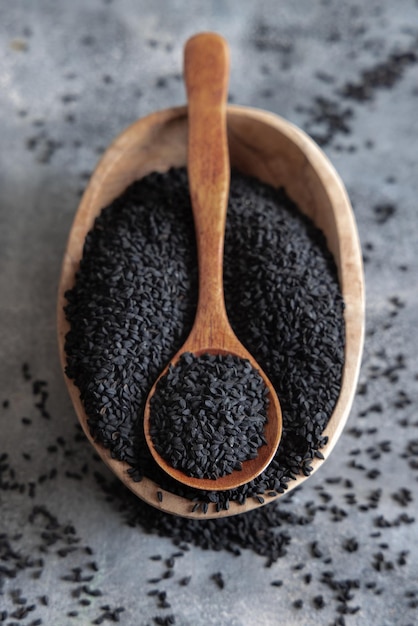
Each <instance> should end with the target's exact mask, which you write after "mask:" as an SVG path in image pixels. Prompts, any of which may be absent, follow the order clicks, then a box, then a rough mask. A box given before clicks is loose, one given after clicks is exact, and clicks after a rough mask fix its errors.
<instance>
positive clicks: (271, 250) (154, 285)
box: [41, 169, 344, 521]
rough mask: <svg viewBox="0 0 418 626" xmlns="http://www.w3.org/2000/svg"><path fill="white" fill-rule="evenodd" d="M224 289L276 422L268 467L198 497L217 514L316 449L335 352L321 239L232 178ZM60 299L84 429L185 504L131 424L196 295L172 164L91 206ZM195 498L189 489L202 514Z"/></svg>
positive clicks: (332, 285)
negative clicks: (74, 271) (272, 401)
mask: <svg viewBox="0 0 418 626" xmlns="http://www.w3.org/2000/svg"><path fill="white" fill-rule="evenodd" d="M244 199H245V201H244ZM279 240H280V244H279ZM132 266H134V268H135V271H133V270H132ZM284 270H285V271H284ZM109 276H113V277H114V278H115V280H114V281H109V280H108V277H109ZM277 276H280V280H279V281H278V280H277ZM224 283H225V299H226V306H227V310H228V315H229V317H230V321H231V324H232V326H233V328H234V330H235V332H236V334H237V335H238V337H239V338H240V339H241V341H242V342H243V343H244V344H245V345H246V346H247V348H248V349H249V351H250V352H251V353H252V354H253V355H254V357H255V358H256V360H257V361H258V362H259V363H260V365H261V367H262V368H263V370H264V371H265V372H266V373H267V375H268V376H269V378H270V379H271V380H272V382H273V384H274V386H275V388H276V390H277V392H278V395H279V397H280V399H281V403H282V411H283V414H284V416H285V424H284V432H283V442H282V445H281V446H280V448H279V451H278V453H277V456H276V458H275V462H274V463H272V464H271V465H270V466H269V467H268V468H267V470H266V471H265V472H263V474H262V475H261V476H260V477H259V478H258V479H256V480H255V481H252V483H251V485H245V486H244V487H240V488H238V489H235V490H233V491H231V492H228V493H224V492H217V495H216V496H215V497H214V498H215V499H212V501H213V502H214V504H215V505H216V506H217V507H218V508H220V509H222V508H227V506H228V503H229V502H230V501H236V502H238V503H241V504H244V502H245V500H246V498H247V497H257V495H259V494H260V489H259V485H260V484H262V485H263V493H268V491H270V490H272V491H276V492H282V491H284V490H285V489H286V487H287V482H288V480H289V479H293V478H295V477H296V476H297V474H298V473H300V472H304V473H309V472H310V461H311V460H312V458H314V456H315V455H316V452H317V451H318V450H319V449H320V448H321V447H322V446H323V445H324V444H325V443H326V440H325V438H324V437H322V435H321V433H322V431H323V429H324V427H325V426H326V423H327V421H328V419H329V416H330V414H331V412H332V410H333V407H334V405H335V402H336V400H337V398H338V394H339V385H340V381H341V373H342V366H343V360H344V321H343V302H342V298H341V294H340V290H339V286H338V279H337V274H336V269H335V264H334V263H333V260H332V257H331V255H330V253H329V252H328V251H327V249H326V245H325V239H324V237H323V235H322V233H320V232H319V231H318V230H317V229H316V228H315V227H314V226H313V224H312V223H311V222H310V221H309V220H308V219H307V218H305V217H304V216H302V215H301V214H300V213H299V212H298V210H297V207H295V205H294V204H293V203H292V202H291V201H290V200H289V198H288V197H287V196H286V194H285V192H284V191H283V190H276V189H273V188H272V187H269V186H268V185H265V184H263V183H261V182H259V181H257V180H255V179H251V178H248V177H245V176H242V175H240V174H237V173H235V172H234V173H233V174H232V178H231V191H230V200H229V206H228V218H227V229H226V239H225V266H224ZM66 296H67V305H66V315H67V318H68V320H69V322H70V327H71V331H70V333H69V334H68V336H67V341H66V353H67V363H68V367H67V375H68V376H69V377H70V378H72V379H74V382H75V384H76V385H77V386H78V387H79V388H80V391H81V393H82V396H83V399H84V400H83V401H84V406H85V409H86V412H87V415H88V417H89V425H90V429H91V432H92V435H93V436H94V437H95V438H96V439H97V440H98V441H99V442H101V443H102V444H103V445H104V446H105V447H107V448H109V449H110V451H111V453H112V455H113V456H114V457H115V458H117V459H120V460H123V461H127V462H128V463H129V464H130V465H131V466H132V468H133V470H134V474H133V476H140V477H142V476H144V475H145V476H150V477H153V478H154V479H155V480H156V481H157V482H158V484H159V485H160V487H161V488H162V489H164V490H168V491H171V492H174V493H178V494H179V495H182V496H185V497H188V498H190V499H191V500H196V491H195V490H187V489H185V488H183V487H182V486H181V485H179V484H174V483H173V481H170V480H168V479H167V478H166V477H165V475H164V474H163V473H162V472H160V471H159V469H158V468H157V467H156V465H155V463H154V462H153V459H152V457H151V455H150V454H149V452H148V450H147V448H146V445H145V441H144V437H143V434H142V430H141V425H142V410H143V403H144V401H145V396H146V394H147V392H148V389H149V387H150V386H151V384H152V383H153V382H154V380H155V376H156V374H157V373H158V371H161V369H162V368H163V366H164V364H165V363H166V362H167V361H168V360H169V359H170V358H171V356H172V355H173V354H174V353H175V352H176V350H177V349H178V348H180V346H181V344H182V342H183V339H184V338H185V337H186V336H187V334H188V332H189V330H190V329H191V325H192V322H193V318H194V314H195V308H196V302H197V272H196V249H195V242H194V227H193V220H192V214H191V210H190V200H189V192H188V186H187V175H186V171H185V170H184V169H177V170H174V169H173V170H170V171H168V172H166V173H164V174H159V173H153V174H150V175H149V176H147V177H145V178H144V179H142V180H140V181H138V182H136V183H134V184H133V185H131V187H129V188H128V189H127V190H126V192H125V193H124V194H123V195H122V196H121V197H120V198H118V199H116V200H115V201H114V202H113V203H112V205H110V206H109V207H107V208H105V209H104V210H103V211H102V213H101V215H100V216H99V217H98V218H97V220H96V224H95V228H94V229H93V230H92V231H91V232H90V234H89V235H88V236H87V238H86V242H85V248H84V256H83V260H82V262H81V265H80V271H79V273H78V277H77V282H76V285H75V287H74V288H73V289H72V290H71V291H70V292H68V293H67V294H66ZM255 320H256V322H257V323H256V324H255V323H254V321H255ZM317 321H320V324H318V323H317ZM298 329H303V332H302V331H301V330H298ZM127 342H131V343H130V344H129V343H127ZM117 343H118V344H119V346H120V347H118V346H117V345H116V344H117ZM155 345H158V346H159V352H158V357H156V356H155V351H154V350H153V347H154V346H155ZM313 345H315V346H319V347H320V349H319V350H318V351H317V354H318V358H316V359H312V358H309V359H307V358H306V355H307V354H308V355H309V356H311V355H312V352H313V350H312V346H313ZM124 346H126V347H124ZM98 353H100V354H101V355H102V357H101V359H100V360H99V361H98V360H97V354H98ZM303 380H309V381H310V384H309V388H308V389H306V390H304V393H303V394H299V392H298V389H299V385H300V383H301V381H303ZM330 380H332V381H335V383H334V384H332V385H330V384H329V381H330ZM99 384H100V385H102V386H103V392H101V393H99V394H98V393H97V389H98V385H99ZM114 388H121V389H125V392H124V394H123V398H120V397H119V396H118V394H115V395H112V389H114ZM41 391H42V389H41ZM102 398H106V400H105V402H102ZM210 399H213V398H212V396H210ZM121 402H122V404H123V416H124V418H123V423H122V420H121V414H122V406H121ZM207 408H208V409H209V407H207ZM308 421H309V422H311V423H312V431H310V432H309V437H308V436H307V431H306V427H305V424H306V423H307V422H308ZM116 432H117V433H120V435H118V436H117V437H115V436H114V433H116ZM198 493H199V492H198ZM207 499H208V497H207V495H205V494H204V493H199V497H198V500H199V501H200V502H202V505H201V506H202V511H205V510H207V506H208V503H207V501H205V500H207ZM195 506H199V505H198V504H197V505H195ZM339 515H340V517H339V518H338V519H341V518H342V517H341V516H342V514H339ZM335 521H337V514H335Z"/></svg>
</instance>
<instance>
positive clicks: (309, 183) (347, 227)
mask: <svg viewBox="0 0 418 626" xmlns="http://www.w3.org/2000/svg"><path fill="white" fill-rule="evenodd" d="M227 131H228V142H229V153H230V160H231V165H232V166H233V167H235V168H236V169H238V170H241V171H242V172H244V173H247V174H251V175H254V176H256V177H258V178H260V179H261V180H263V181H265V182H267V183H270V184H272V185H274V186H275V187H278V186H284V187H285V188H286V191H287V193H288V195H289V196H290V197H291V198H292V199H293V200H294V201H295V202H296V203H297V204H298V205H299V207H300V209H301V211H303V212H304V213H306V214H307V215H308V216H309V217H311V218H312V220H313V221H314V222H315V224H316V225H317V226H318V227H319V228H321V229H322V231H323V232H324V234H325V236H326V239H327V243H328V246H329V249H330V251H331V252H332V254H333V256H334V259H335V262H336V265H337V267H338V273H339V281H340V285H341V289H342V293H343V297H344V300H345V303H346V308H345V326H346V346H345V364H344V372H343V380H342V387H341V392H340V396H339V400H338V402H337V405H336V407H335V409H334V412H333V414H332V416H331V419H330V421H329V423H328V425H327V427H326V429H325V431H324V435H326V436H328V438H329V439H328V444H327V446H326V447H325V448H323V449H322V452H323V454H324V457H325V459H326V458H327V457H328V456H329V454H330V453H331V451H332V449H333V448H334V446H335V444H336V442H337V441H338V438H339V436H340V435H341V432H342V430H343V428H344V425H345V423H346V420H347V418H348V415H349V412H350V409H351V406H352V402H353V398H354V394H355V390H356V384H357V380H358V374H359V368H360V361H361V354H362V348H363V340H364V278H363V266H362V257H361V249H360V244H359V239H358V234H357V228H356V224H355V220H354V216H353V212H352V209H351V205H350V201H349V199H348V196H347V193H346V191H345V188H344V185H343V183H342V181H341V179H340V178H339V176H338V174H337V173H336V171H335V169H334V167H333V166H332V165H331V163H330V162H329V160H328V159H327V157H326V156H325V155H324V153H323V152H322V151H321V150H320V148H319V147H318V146H317V145H316V144H315V143H314V142H313V141H312V140H311V139H310V138H309V137H308V136H307V135H306V134H305V133H304V132H303V131H301V130H300V129H298V128H296V127H295V126H293V125H292V124H290V123H289V122H287V121H285V120H284V119H282V118H280V117H279V116H276V115H274V114H272V113H268V112H266V111H262V110H257V109H251V108H246V107H239V106H228V109H227ZM187 135H188V118H187V109H186V107H177V108H171V109H166V110H163V111H158V112H156V113H153V114H152V115H149V116H147V117H145V118H143V119H141V120H138V121H137V122H135V123H134V124H132V125H131V126H130V127H129V128H127V129H126V130H125V131H124V132H123V133H122V134H121V135H120V136H119V137H118V138H117V139H116V140H115V141H114V142H113V143H112V144H111V146H110V147H109V148H108V149H107V151H106V152H105V153H104V155H103V157H102V159H101V161H100V162H99V164H98V166H97V168H96V170H95V172H94V173H93V176H92V178H91V180H90V182H89V185H88V187H87V189H86V191H85V193H84V195H83V197H82V199H81V203H80V207H79V210H78V213H77V216H76V219H75V221H74V226H73V228H72V230H71V232H70V236H69V240H68V245H67V250H66V252H65V255H64V260H63V266H62V274H61V280H60V285H59V295H58V342H59V350H60V358H61V363H62V367H63V368H64V367H65V362H66V358H65V352H64V338H65V334H66V333H67V332H68V330H69V326H68V323H67V321H66V319H65V315H64V312H63V306H64V304H65V296H64V294H65V291H66V290H67V289H69V288H71V287H72V286H73V284H74V278H75V272H76V270H77V268H78V264H79V261H80V258H81V253H82V248H83V243H84V239H85V237H86V235H87V232H88V230H89V229H90V228H91V226H92V223H93V221H94V218H95V216H96V215H98V214H99V212H100V211H101V209H102V208H103V207H104V206H106V205H107V204H109V202H111V201H112V200H113V199H115V198H116V197H117V196H118V195H120V194H121V193H122V192H123V191H124V190H125V189H126V187H127V186H128V185H129V184H130V183H132V182H133V181H134V180H137V179H139V178H141V177H143V176H145V175H146V174H148V173H150V172H151V171H154V170H156V171H166V170H168V169H169V168H170V167H172V166H175V167H177V166H184V165H186V162H187ZM66 384H67V386H68V390H69V393H70V396H71V399H72V402H73V405H74V407H75V410H76V413H77V415H78V418H79V421H80V424H81V426H82V428H83V430H84V432H85V434H86V436H87V437H88V439H89V440H90V441H91V442H92V443H93V441H92V438H91V435H90V432H89V429H88V426H87V416H86V414H85V412H84V408H83V406H82V404H81V401H80V398H79V391H78V389H77V388H76V387H75V385H74V384H73V382H72V381H71V380H69V379H66ZM96 450H97V451H98V453H99V454H100V456H101V458H102V459H103V460H104V461H105V462H106V463H107V464H108V466H109V467H110V468H111V469H112V471H113V472H114V473H115V474H116V475H117V476H118V477H119V478H120V480H121V481H122V482H123V483H124V484H125V485H126V486H127V487H129V488H130V489H131V490H132V491H133V492H134V493H135V494H136V495H137V496H138V497H139V498H141V499H143V500H144V501H146V502H148V503H149V504H151V505H153V506H155V507H157V508H159V509H161V510H164V511H168V512H170V513H174V514H177V515H182V516H183V517H190V518H200V517H206V518H209V517H223V516H227V515H234V514H238V513H241V512H245V511H248V510H251V509H254V508H257V507H259V506H261V505H260V503H259V502H258V501H257V500H256V499H251V500H247V502H246V503H245V505H243V506H240V505H238V504H236V503H231V505H230V509H229V510H228V511H220V512H216V510H215V507H214V505H210V506H209V509H208V512H207V513H206V515H204V514H203V513H202V512H201V511H196V512H194V513H193V512H192V507H193V504H192V503H191V502H190V501H189V500H186V499H184V498H180V497H179V496H176V495H173V494H171V493H169V492H165V491H164V497H163V501H162V502H160V501H159V500H158V497H157V491H159V489H160V488H159V486H158V485H157V484H156V483H154V482H153V481H152V480H151V479H149V478H145V479H144V480H143V481H142V482H140V483H134V482H133V481H131V480H130V478H129V476H128V474H127V469H128V466H127V465H126V464H125V463H121V462H119V461H116V460H114V459H112V458H111V457H110V454H109V451H108V450H106V449H105V448H102V447H101V446H98V445H96ZM323 462H324V461H323V460H320V459H314V461H313V462H312V465H313V471H314V472H315V471H317V470H318V469H319V468H320V467H321V465H322V463H323ZM306 479H307V477H305V476H304V475H300V476H298V478H297V480H295V481H292V482H291V483H289V490H291V489H293V488H294V487H296V486H298V485H300V484H301V483H302V482H303V481H304V480H306ZM277 497H280V494H279V495H278V496H277ZM272 499H273V498H270V497H267V496H265V503H268V502H270V501H271V500H272Z"/></svg>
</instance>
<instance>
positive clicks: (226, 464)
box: [150, 352, 268, 479]
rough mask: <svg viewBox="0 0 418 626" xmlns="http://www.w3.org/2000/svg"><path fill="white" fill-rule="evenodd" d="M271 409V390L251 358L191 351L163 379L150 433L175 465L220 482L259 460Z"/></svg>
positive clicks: (152, 402) (152, 405)
mask: <svg viewBox="0 0 418 626" xmlns="http://www.w3.org/2000/svg"><path fill="white" fill-rule="evenodd" d="M267 407H268V390H267V387H266V386H265V384H264V381H263V379H262V377H261V375H260V373H259V372H258V371H257V370H255V369H254V368H253V367H252V366H251V363H250V362H249V361H248V360H247V359H240V358H238V357H236V356H233V355H220V354H217V355H211V354H203V355H201V356H195V355H193V354H191V353H190V352H188V353H185V354H183V355H182V356H181V357H180V359H179V361H178V363H176V365H175V366H172V365H170V367H169V370H168V372H167V374H165V376H163V377H162V378H161V379H160V380H159V381H158V384H157V386H156V389H155V393H154V395H153V396H152V397H151V400H150V435H151V438H152V441H153V443H154V446H155V449H156V451H157V452H158V453H159V454H160V455H161V456H162V457H163V458H164V459H165V460H166V461H168V462H169V464H170V465H171V466H172V467H174V468H178V469H180V470H181V471H182V472H184V473H185V474H187V475H188V476H194V477H196V478H210V479H216V478H220V477H221V476H225V475H227V474H231V473H232V472H233V471H235V470H242V463H243V461H247V460H249V459H254V458H256V457H257V454H258V449H259V448H260V446H262V445H265V444H266V440H265V437H264V426H265V424H266V421H267Z"/></svg>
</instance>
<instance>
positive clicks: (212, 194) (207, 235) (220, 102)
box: [184, 33, 230, 332]
mask: <svg viewBox="0 0 418 626" xmlns="http://www.w3.org/2000/svg"><path fill="white" fill-rule="evenodd" d="M184 74H185V77H184V78H185V84H186V90H187V97H188V125H189V138H188V157H187V163H188V175H189V188H190V196H191V201H192V207H193V217H194V224H195V232H196V240H197V254H198V264H199V300H198V307H197V313H196V323H195V326H196V325H197V326H205V327H207V328H208V332H209V330H210V329H211V330H212V331H215V332H216V329H217V328H218V327H222V326H224V325H225V323H226V324H228V321H227V316H226V311H225V302H224V293H223V251H224V238H225V222H226V212H227V205H228V195H229V183H230V164H229V152H228V140H227V130H226V102H227V94H228V79H229V49H228V44H227V43H226V41H225V40H224V39H223V38H222V37H221V36H220V35H217V34H215V33H201V34H198V35H195V36H194V37H192V38H191V39H189V40H188V42H187V43H186V46H185V50H184ZM202 316H203V317H204V318H205V320H203V319H202ZM199 320H200V322H199ZM203 321H204V322H205V323H203Z"/></svg>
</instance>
